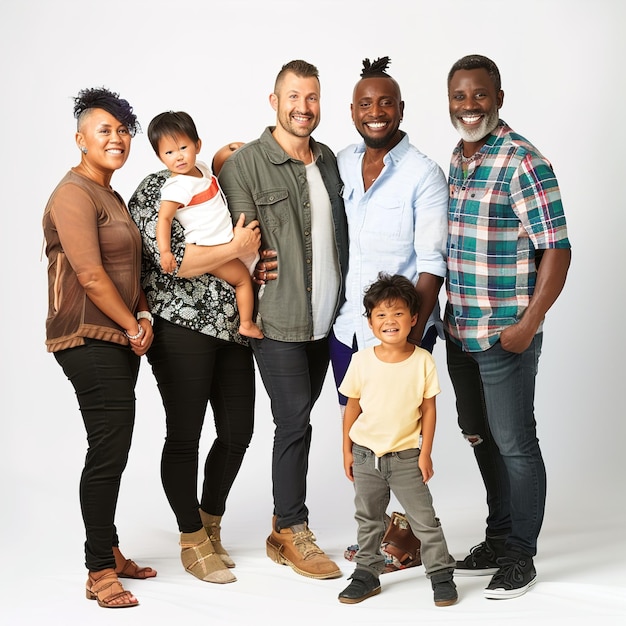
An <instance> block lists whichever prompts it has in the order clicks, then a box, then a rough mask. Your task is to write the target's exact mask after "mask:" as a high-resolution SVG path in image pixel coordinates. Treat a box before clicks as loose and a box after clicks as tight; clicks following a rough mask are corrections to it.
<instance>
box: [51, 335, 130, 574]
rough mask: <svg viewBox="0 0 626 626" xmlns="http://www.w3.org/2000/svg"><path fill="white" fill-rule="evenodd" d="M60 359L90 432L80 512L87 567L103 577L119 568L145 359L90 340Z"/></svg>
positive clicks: (64, 352) (58, 356)
mask: <svg viewBox="0 0 626 626" xmlns="http://www.w3.org/2000/svg"><path fill="white" fill-rule="evenodd" d="M54 357H55V359H56V360H57V362H58V363H59V365H60V366H61V367H62V368H63V371H64V372H65V375H66V376H67V378H68V379H69V381H70V382H71V383H72V386H73V387H74V390H75V392H76V398H77V399H78V405H79V407H80V412H81V414H82V417H83V423H84V425H85V430H86V431H87V443H88V448H87V455H86V457H85V467H84V468H83V472H82V474H81V478H80V508H81V512H82V515H83V522H84V524H85V533H86V541H85V566H86V567H87V569H88V570H89V571H91V572H98V571H100V570H102V569H106V568H108V567H115V558H114V557H113V550H112V549H111V548H112V547H113V546H115V547H117V546H118V543H119V542H118V538H117V531H116V529H115V508H116V506H117V498H118V495H119V491H120V481H121V478H122V472H123V471H124V468H125V467H126V462H127V460H128V452H129V450H130V444H131V440H132V435H133V426H134V424H135V383H136V382H137V375H138V374H139V357H138V356H135V354H133V352H132V351H131V350H130V348H129V347H128V346H121V345H119V344H116V343H112V342H110V341H99V340H97V339H85V345H82V346H77V347H75V348H68V349H67V350H61V351H59V352H55V353H54Z"/></svg>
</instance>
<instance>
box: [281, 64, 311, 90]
mask: <svg viewBox="0 0 626 626" xmlns="http://www.w3.org/2000/svg"><path fill="white" fill-rule="evenodd" d="M289 72H291V73H292V74H295V75H296V76H299V77H300V78H317V80H318V81H319V79H320V73H319V71H318V69H317V68H316V67H315V65H311V63H307V62H306V61H303V60H302V59H295V60H293V61H289V63H285V65H283V66H282V68H281V69H280V72H278V74H277V76H276V81H275V82H274V91H275V92H276V91H278V87H279V86H280V83H281V82H282V80H283V78H284V76H285V74H288V73H289Z"/></svg>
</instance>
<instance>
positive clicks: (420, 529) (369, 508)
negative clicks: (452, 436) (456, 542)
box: [352, 443, 455, 576]
mask: <svg viewBox="0 0 626 626" xmlns="http://www.w3.org/2000/svg"><path fill="white" fill-rule="evenodd" d="M352 454H353V456H354V461H353V464H352V471H353V476H354V504H355V513H354V518H355V519H356V521H357V523H358V525H359V531H358V542H359V550H358V552H357V553H356V556H355V557H354V560H355V561H356V563H357V567H358V568H360V569H366V570H368V571H369V572H370V573H371V574H374V576H378V575H379V574H380V573H381V572H382V571H383V569H384V568H385V558H384V556H383V555H382V554H381V552H380V542H381V541H382V538H383V535H384V533H385V511H386V510H387V506H388V504H389V498H390V491H391V492H393V494H394V495H395V496H396V498H397V499H398V502H399V503H400V504H401V506H402V507H403V508H404V511H405V514H406V516H407V519H408V520H409V524H410V525H411V530H412V531H413V534H414V535H415V536H416V537H417V538H418V539H419V540H420V541H421V542H422V545H421V556H422V563H423V564H424V569H425V571H426V574H427V576H431V575H432V574H434V573H437V572H441V571H449V570H451V569H452V568H454V564H455V561H454V559H453V558H452V557H451V556H450V553H449V552H448V546H447V544H446V540H445V537H444V535H443V530H442V529H441V524H440V523H439V519H438V518H437V517H436V515H435V510H434V509H433V499H432V497H431V495H430V490H429V489H428V487H427V486H426V485H425V484H424V482H423V480H422V472H421V471H420V468H419V466H418V464H417V461H418V459H419V450H418V449H417V448H414V449H412V450H402V451H401V452H390V453H388V454H385V455H383V456H382V457H380V458H378V459H377V458H376V455H375V454H374V453H373V452H372V451H371V450H370V449H369V448H365V447H364V446H360V445H358V444H356V443H354V444H352Z"/></svg>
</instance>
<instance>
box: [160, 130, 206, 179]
mask: <svg viewBox="0 0 626 626" xmlns="http://www.w3.org/2000/svg"><path fill="white" fill-rule="evenodd" d="M201 145H202V142H201V141H200V140H199V139H198V141H197V142H195V143H194V141H193V140H192V139H190V138H189V137H187V135H165V136H164V137H161V139H159V151H158V157H159V159H161V161H162V162H163V165H165V167H167V169H168V170H169V171H170V172H172V174H174V175H177V174H187V175H188V176H196V175H197V176H201V175H202V174H201V173H200V172H199V170H198V169H197V168H196V157H197V155H198V153H199V152H200V146H201ZM196 173H197V174H196Z"/></svg>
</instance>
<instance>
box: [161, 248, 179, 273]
mask: <svg viewBox="0 0 626 626" xmlns="http://www.w3.org/2000/svg"><path fill="white" fill-rule="evenodd" d="M177 267H178V263H176V259H175V258H174V255H173V254H172V253H171V252H163V253H162V254H161V269H162V270H163V271H164V272H165V273H166V274H171V273H172V272H173V271H174V270H175V269H176V268H177Z"/></svg>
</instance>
